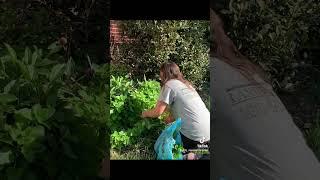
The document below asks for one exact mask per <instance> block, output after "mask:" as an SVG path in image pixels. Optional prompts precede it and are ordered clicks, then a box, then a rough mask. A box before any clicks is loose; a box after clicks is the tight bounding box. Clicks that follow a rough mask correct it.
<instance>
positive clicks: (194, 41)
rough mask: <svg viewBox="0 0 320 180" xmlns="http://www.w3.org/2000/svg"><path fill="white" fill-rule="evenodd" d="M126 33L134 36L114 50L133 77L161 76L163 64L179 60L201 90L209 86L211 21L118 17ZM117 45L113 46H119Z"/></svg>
mask: <svg viewBox="0 0 320 180" xmlns="http://www.w3.org/2000/svg"><path fill="white" fill-rule="evenodd" d="M118 22H120V28H121V30H123V31H124V36H128V37H129V38H131V39H134V40H133V41H132V42H131V43H124V44H120V45H119V46H118V47H117V48H118V50H119V51H116V50H115V51H114V52H111V53H112V57H113V60H112V61H113V63H115V64H121V65H125V66H126V67H127V69H128V73H130V74H131V75H132V77H137V78H140V79H142V78H143V76H144V75H145V76H146V77H147V78H150V79H158V78H159V69H160V65H161V64H162V63H163V62H166V61H168V60H171V61H174V62H176V63H177V64H178V65H179V66H180V68H181V70H182V72H183V73H184V75H185V77H186V78H187V79H188V80H190V81H191V82H192V83H193V84H195V86H196V88H197V89H198V90H203V89H204V88H207V89H208V84H209V83H208V82H209V67H208V64H209V60H208V52H209V21H185V20H180V21H173V20H170V21H169V20H161V21H151V20H144V21H132V20H130V21H118ZM117 48H114V49H117Z"/></svg>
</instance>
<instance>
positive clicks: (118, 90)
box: [110, 76, 164, 151]
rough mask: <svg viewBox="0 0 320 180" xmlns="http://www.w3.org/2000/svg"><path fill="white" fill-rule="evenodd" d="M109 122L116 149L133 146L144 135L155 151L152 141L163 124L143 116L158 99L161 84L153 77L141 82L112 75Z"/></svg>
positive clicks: (145, 142)
mask: <svg viewBox="0 0 320 180" xmlns="http://www.w3.org/2000/svg"><path fill="white" fill-rule="evenodd" d="M110 83H111V90H110V100H111V103H110V121H111V122H110V123H111V127H110V128H111V130H112V134H111V146H112V148H113V149H116V150H120V151H121V150H123V149H126V148H130V147H133V146H134V145H135V144H136V143H138V142H139V140H141V139H142V138H143V139H144V144H145V145H146V146H149V147H151V148H152V150H153V143H154V142H155V141H156V138H157V137H158V135H159V134H160V131H161V130H162V129H163V127H164V123H162V122H161V121H162V117H160V118H159V119H142V118H141V117H140V115H141V113H142V112H143V111H144V110H147V109H151V108H153V107H154V105H155V104H156V102H157V99H158V96H159V92H160V84H159V82H156V81H152V80H144V81H142V82H139V81H133V80H129V78H128V77H115V76H111V81H110Z"/></svg>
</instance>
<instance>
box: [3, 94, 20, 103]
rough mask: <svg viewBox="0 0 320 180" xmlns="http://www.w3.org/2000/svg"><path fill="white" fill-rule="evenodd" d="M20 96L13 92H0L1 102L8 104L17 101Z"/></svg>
mask: <svg viewBox="0 0 320 180" xmlns="http://www.w3.org/2000/svg"><path fill="white" fill-rule="evenodd" d="M17 99H18V98H17V97H16V96H15V95H12V94H3V93H2V94H0V104H6V103H11V102H14V101H16V100H17Z"/></svg>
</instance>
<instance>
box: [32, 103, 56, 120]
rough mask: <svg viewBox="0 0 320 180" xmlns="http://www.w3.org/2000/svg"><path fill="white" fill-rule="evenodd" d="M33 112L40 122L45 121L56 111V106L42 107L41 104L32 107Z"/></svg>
mask: <svg viewBox="0 0 320 180" xmlns="http://www.w3.org/2000/svg"><path fill="white" fill-rule="evenodd" d="M32 112H33V114H34V116H35V118H36V120H37V121H38V122H39V123H45V121H47V120H48V119H49V118H50V117H51V116H52V115H53V114H54V113H55V109H54V108H51V107H49V108H42V107H41V105H40V104H36V105H34V106H33V107H32Z"/></svg>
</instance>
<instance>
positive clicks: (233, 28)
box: [220, 0, 320, 90]
mask: <svg viewBox="0 0 320 180" xmlns="http://www.w3.org/2000/svg"><path fill="white" fill-rule="evenodd" d="M319 12H320V5H319V2H318V1H314V0H309V1H301V0H289V1H285V0H279V1H263V0H257V1H252V0H245V1H229V6H228V8H225V9H224V10H222V11H221V12H220V13H221V14H223V16H224V17H225V18H224V19H225V20H224V22H225V23H226V29H227V32H228V34H229V35H230V37H231V39H232V40H233V41H234V42H235V44H236V46H237V47H238V48H239V49H240V51H241V52H243V53H244V54H245V55H246V56H248V57H249V58H250V59H251V60H253V61H254V62H256V63H258V64H259V65H260V66H261V67H262V68H263V69H264V70H266V71H267V72H268V73H269V74H270V76H271V79H272V82H273V86H274V87H275V88H276V89H281V90H294V89H296V87H298V85H300V84H301V83H303V81H304V80H305V78H302V80H298V79H297V78H298V76H299V75H301V74H303V73H302V71H299V70H298V68H297V67H303V64H304V63H306V64H309V63H311V62H310V61H309V60H306V59H305V58H303V57H302V56H301V55H300V52H301V51H302V50H303V49H304V48H307V49H308V46H310V45H311V43H312V42H313V41H314V38H315V37H319V31H318V29H319V22H320V21H319V20H320V16H319ZM316 29H317V30H316ZM312 46H314V44H313V45H312ZM308 61H309V62H308Z"/></svg>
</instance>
